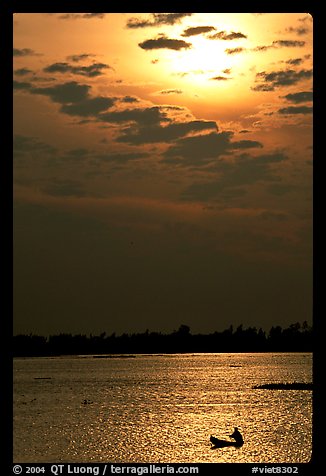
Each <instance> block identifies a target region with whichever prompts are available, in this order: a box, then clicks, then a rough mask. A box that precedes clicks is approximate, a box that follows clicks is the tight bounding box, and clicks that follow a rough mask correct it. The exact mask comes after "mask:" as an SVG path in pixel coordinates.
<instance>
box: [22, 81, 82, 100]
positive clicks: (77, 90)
mask: <svg viewBox="0 0 326 476" xmlns="http://www.w3.org/2000/svg"><path fill="white" fill-rule="evenodd" d="M90 88H91V87H90V86H88V85H87V84H79V83H77V82H76V81H70V82H68V83H63V84H57V85H55V86H50V87H48V88H32V89H31V90H30V92H31V93H32V94H41V95H43V96H48V97H49V98H50V99H51V100H52V101H53V102H58V103H60V104H70V103H78V102H80V101H84V100H85V99H88V95H89V90H90Z"/></svg>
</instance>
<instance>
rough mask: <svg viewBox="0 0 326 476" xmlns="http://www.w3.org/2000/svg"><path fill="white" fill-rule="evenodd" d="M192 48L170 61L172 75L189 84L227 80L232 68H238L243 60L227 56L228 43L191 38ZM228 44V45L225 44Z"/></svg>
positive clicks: (179, 52)
mask: <svg viewBox="0 0 326 476" xmlns="http://www.w3.org/2000/svg"><path fill="white" fill-rule="evenodd" d="M191 43H192V47H191V48H189V49H186V50H182V51H178V52H177V54H175V55H174V57H173V59H172V60H171V64H170V67H171V69H172V70H173V73H174V74H175V75H177V76H180V77H183V78H185V79H187V80H188V81H189V80H191V82H201V81H203V80H204V81H207V79H211V78H214V77H219V78H221V82H222V81H223V78H225V83H226V82H227V79H229V75H230V73H231V71H232V68H234V67H235V66H237V67H238V66H239V65H240V63H241V62H243V58H241V59H240V56H241V57H242V56H243V55H237V54H228V52H227V50H228V48H230V45H229V42H224V41H222V42H221V41H212V40H209V39H207V38H203V37H194V38H192V41H191ZM226 43H228V44H226Z"/></svg>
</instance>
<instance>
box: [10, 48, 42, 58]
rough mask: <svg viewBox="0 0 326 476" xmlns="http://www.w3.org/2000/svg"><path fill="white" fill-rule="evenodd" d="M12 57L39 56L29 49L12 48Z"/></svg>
mask: <svg viewBox="0 0 326 476" xmlns="http://www.w3.org/2000/svg"><path fill="white" fill-rule="evenodd" d="M13 55H14V56H39V53H35V51H34V50H31V49H30V48H13Z"/></svg>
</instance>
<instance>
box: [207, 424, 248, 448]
mask: <svg viewBox="0 0 326 476" xmlns="http://www.w3.org/2000/svg"><path fill="white" fill-rule="evenodd" d="M230 438H233V439H234V440H235V441H227V440H220V439H219V438H215V436H212V435H211V437H210V442H211V443H212V445H213V446H212V448H213V449H214V448H225V447H226V446H235V447H236V448H240V447H241V446H242V445H243V443H244V441H243V438H242V435H241V433H240V431H239V430H238V428H234V432H233V433H232V435H230Z"/></svg>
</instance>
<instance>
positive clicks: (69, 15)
mask: <svg viewBox="0 0 326 476" xmlns="http://www.w3.org/2000/svg"><path fill="white" fill-rule="evenodd" d="M104 17H105V13H66V14H64V15H60V16H59V19H60V20H78V19H80V18H82V19H86V20H92V19H93V18H95V19H98V18H101V19H102V18H104Z"/></svg>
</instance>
